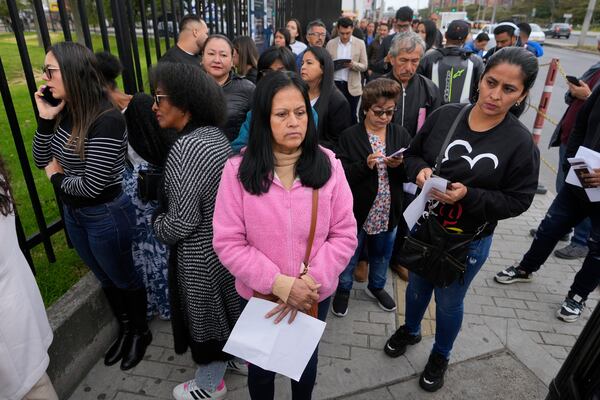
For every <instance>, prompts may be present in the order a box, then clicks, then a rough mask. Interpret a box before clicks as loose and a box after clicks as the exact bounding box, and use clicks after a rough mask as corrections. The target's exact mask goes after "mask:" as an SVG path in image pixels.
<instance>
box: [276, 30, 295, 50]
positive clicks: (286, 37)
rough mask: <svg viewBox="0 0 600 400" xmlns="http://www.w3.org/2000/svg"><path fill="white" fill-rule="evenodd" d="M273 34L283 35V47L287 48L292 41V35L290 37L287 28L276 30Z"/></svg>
mask: <svg viewBox="0 0 600 400" xmlns="http://www.w3.org/2000/svg"><path fill="white" fill-rule="evenodd" d="M275 33H280V34H282V35H283V38H284V39H285V47H288V48H289V47H290V42H291V41H292V35H290V31H288V30H287V28H277V30H276V31H275ZM275 33H274V34H273V40H274V39H275Z"/></svg>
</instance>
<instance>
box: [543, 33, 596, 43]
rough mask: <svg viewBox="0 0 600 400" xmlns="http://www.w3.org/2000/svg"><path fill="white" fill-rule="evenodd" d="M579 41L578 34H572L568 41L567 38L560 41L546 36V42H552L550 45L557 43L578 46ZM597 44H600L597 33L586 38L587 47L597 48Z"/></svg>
mask: <svg viewBox="0 0 600 400" xmlns="http://www.w3.org/2000/svg"><path fill="white" fill-rule="evenodd" d="M578 40H579V34H576V33H573V34H571V36H570V37H569V38H568V39H567V38H565V37H562V38H560V39H551V38H550V36H548V35H546V41H550V43H557V44H560V45H564V44H568V45H572V46H576V45H577V41H578ZM597 43H598V39H597V32H593V33H592V34H591V35H587V36H586V38H585V45H586V46H595V45H596V44H597Z"/></svg>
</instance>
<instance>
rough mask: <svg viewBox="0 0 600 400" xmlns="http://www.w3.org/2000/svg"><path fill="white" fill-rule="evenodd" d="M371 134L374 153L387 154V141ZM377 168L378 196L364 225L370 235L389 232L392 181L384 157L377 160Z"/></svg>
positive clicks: (370, 138) (370, 140) (370, 139)
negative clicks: (384, 141)
mask: <svg viewBox="0 0 600 400" xmlns="http://www.w3.org/2000/svg"><path fill="white" fill-rule="evenodd" d="M368 135H369V143H371V148H372V149H373V153H377V152H379V153H381V154H384V155H385V143H383V142H382V141H381V139H379V136H377V135H373V134H371V133H369V134H368ZM375 166H376V168H377V180H378V188H377V196H375V200H374V201H373V205H372V206H371V210H370V211H369V215H368V216H367V219H366V221H365V223H364V225H363V229H364V230H365V232H367V234H368V235H376V234H378V233H381V232H387V230H388V222H389V217H390V205H391V202H392V201H391V200H392V198H391V194H390V181H389V178H388V173H387V165H385V163H384V162H383V159H381V160H377V164H375Z"/></svg>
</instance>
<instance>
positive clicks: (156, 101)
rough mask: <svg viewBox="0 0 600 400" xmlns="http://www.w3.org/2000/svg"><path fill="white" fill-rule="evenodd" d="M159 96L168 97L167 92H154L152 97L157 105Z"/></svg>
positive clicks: (158, 104)
mask: <svg viewBox="0 0 600 400" xmlns="http://www.w3.org/2000/svg"><path fill="white" fill-rule="evenodd" d="M161 97H170V96H169V95H168V94H154V96H153V98H154V102H155V103H156V105H157V106H160V98H161Z"/></svg>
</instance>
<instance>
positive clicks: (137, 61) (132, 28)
mask: <svg viewBox="0 0 600 400" xmlns="http://www.w3.org/2000/svg"><path fill="white" fill-rule="evenodd" d="M125 7H126V9H127V20H128V24H127V25H128V26H129V36H130V39H131V49H132V50H133V62H134V66H135V72H136V77H137V86H138V87H137V91H138V92H143V91H144V78H143V76H142V67H141V65H140V52H139V49H138V41H137V35H136V32H135V16H134V15H133V7H132V5H131V0H127V1H126V2H125Z"/></svg>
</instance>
